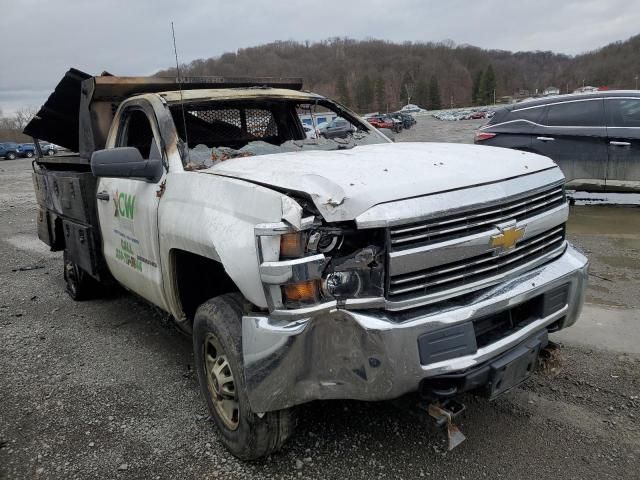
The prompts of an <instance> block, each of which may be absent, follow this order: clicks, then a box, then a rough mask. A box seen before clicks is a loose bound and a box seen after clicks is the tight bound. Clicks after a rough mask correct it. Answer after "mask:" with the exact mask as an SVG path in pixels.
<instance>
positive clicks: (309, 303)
mask: <svg viewBox="0 0 640 480" xmlns="http://www.w3.org/2000/svg"><path fill="white" fill-rule="evenodd" d="M301 227H302V228H301V229H298V230H295V229H293V228H292V227H290V226H288V225H287V224H286V223H284V222H283V223H281V224H275V225H259V226H258V227H257V228H256V241H257V247H258V248H257V250H258V252H259V255H260V259H259V260H260V277H261V280H262V282H263V285H264V289H265V296H266V298H267V304H268V305H269V310H270V313H271V317H272V318H282V319H288V320H292V319H295V318H303V317H307V316H309V315H310V314H311V313H317V312H322V311H329V310H333V309H336V308H349V307H351V306H353V307H355V306H358V307H359V308H363V307H364V306H366V305H371V306H379V305H380V304H382V303H383V302H384V281H385V280H384V279H385V247H384V245H385V241H384V239H385V231H384V230H383V229H377V230H376V229H372V230H366V231H363V230H357V229H356V227H355V224H353V225H352V224H349V223H344V224H341V225H328V224H324V223H322V222H321V221H319V220H317V218H316V217H307V218H306V219H304V220H303V222H302V225H301Z"/></svg>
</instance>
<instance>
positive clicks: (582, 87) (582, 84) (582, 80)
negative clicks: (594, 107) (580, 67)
mask: <svg viewBox="0 0 640 480" xmlns="http://www.w3.org/2000/svg"><path fill="white" fill-rule="evenodd" d="M582 88H584V78H583V79H582Z"/></svg>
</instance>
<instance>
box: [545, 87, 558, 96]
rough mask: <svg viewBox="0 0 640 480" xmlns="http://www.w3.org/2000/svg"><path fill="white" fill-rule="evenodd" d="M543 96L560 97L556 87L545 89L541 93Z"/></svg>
mask: <svg viewBox="0 0 640 480" xmlns="http://www.w3.org/2000/svg"><path fill="white" fill-rule="evenodd" d="M542 94H543V95H545V96H546V95H560V89H559V88H558V87H547V88H545V89H544V92H542Z"/></svg>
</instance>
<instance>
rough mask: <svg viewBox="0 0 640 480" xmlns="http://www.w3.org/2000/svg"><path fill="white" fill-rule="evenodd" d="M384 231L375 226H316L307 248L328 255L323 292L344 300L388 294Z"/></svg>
mask: <svg viewBox="0 0 640 480" xmlns="http://www.w3.org/2000/svg"><path fill="white" fill-rule="evenodd" d="M382 245H384V234H383V232H381V231H380V232H379V231H375V230H367V231H362V230H360V231H358V230H344V231H342V230H337V229H326V230H316V231H313V232H311V233H310V235H309V240H308V244H307V248H308V249H309V250H310V251H312V252H318V253H323V254H324V255H325V257H327V259H328V263H327V266H326V267H325V269H324V271H323V274H322V281H321V285H322V296H323V298H325V299H326V300H337V301H338V303H341V302H343V301H345V300H348V299H351V298H354V299H355V298H369V297H382V296H383V295H384V248H383V247H382Z"/></svg>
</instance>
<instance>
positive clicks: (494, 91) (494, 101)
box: [493, 88, 496, 105]
mask: <svg viewBox="0 0 640 480" xmlns="http://www.w3.org/2000/svg"><path fill="white" fill-rule="evenodd" d="M493 104H494V105H495V104H496V89H495V88H494V89H493Z"/></svg>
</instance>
